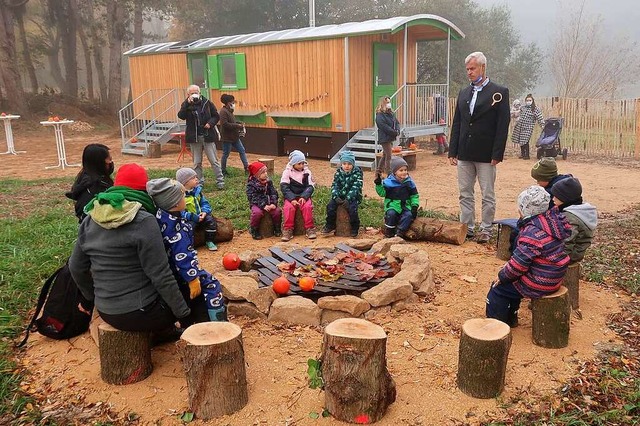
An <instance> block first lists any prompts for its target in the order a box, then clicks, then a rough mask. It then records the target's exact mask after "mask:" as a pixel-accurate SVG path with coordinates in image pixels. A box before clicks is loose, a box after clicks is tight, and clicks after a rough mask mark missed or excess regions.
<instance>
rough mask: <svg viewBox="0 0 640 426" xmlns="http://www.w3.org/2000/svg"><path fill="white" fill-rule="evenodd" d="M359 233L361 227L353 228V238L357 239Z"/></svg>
mask: <svg viewBox="0 0 640 426" xmlns="http://www.w3.org/2000/svg"><path fill="white" fill-rule="evenodd" d="M358 231H359V227H357V226H352V227H351V236H352V237H353V238H355V237H357V236H358Z"/></svg>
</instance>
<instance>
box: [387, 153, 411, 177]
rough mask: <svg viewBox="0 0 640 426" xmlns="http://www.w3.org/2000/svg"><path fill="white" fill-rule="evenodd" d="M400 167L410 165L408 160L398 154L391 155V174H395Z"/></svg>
mask: <svg viewBox="0 0 640 426" xmlns="http://www.w3.org/2000/svg"><path fill="white" fill-rule="evenodd" d="M400 167H407V168H408V167H409V166H408V165H407V162H406V161H404V158H402V157H398V156H395V155H394V156H392V157H391V174H392V175H394V174H396V172H397V171H398V169H399V168H400Z"/></svg>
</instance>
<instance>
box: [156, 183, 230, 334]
mask: <svg viewBox="0 0 640 426" xmlns="http://www.w3.org/2000/svg"><path fill="white" fill-rule="evenodd" d="M147 193H148V194H149V195H150V196H151V198H152V199H153V202H154V203H155V204H156V206H158V211H157V213H156V220H157V221H158V225H160V231H161V232H162V239H163V241H164V247H165V249H166V250H167V255H168V256H169V266H170V267H171V270H172V271H173V274H174V276H175V277H176V281H178V286H179V288H180V291H181V292H182V293H183V295H184V296H185V300H188V301H189V300H190V301H191V303H190V308H191V313H192V316H193V320H194V322H205V321H207V319H210V320H211V321H226V320H227V310H226V307H225V305H224V300H223V299H222V293H221V286H220V282H219V281H218V280H217V279H215V278H214V277H213V275H211V274H210V273H209V272H207V271H205V270H204V269H202V268H201V267H200V262H199V261H198V252H197V251H196V250H195V249H194V248H193V229H192V225H191V223H190V222H188V221H187V220H186V219H184V218H183V217H182V212H183V211H184V210H185V208H186V204H187V203H186V200H185V195H184V187H183V186H182V184H181V183H180V182H177V181H175V180H173V179H169V178H160V179H152V180H150V181H149V182H147ZM159 261H160V260H159Z"/></svg>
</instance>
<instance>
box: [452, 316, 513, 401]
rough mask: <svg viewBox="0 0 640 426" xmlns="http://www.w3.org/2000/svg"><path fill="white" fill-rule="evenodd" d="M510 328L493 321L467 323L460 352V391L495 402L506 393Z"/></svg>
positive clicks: (481, 320)
mask: <svg viewBox="0 0 640 426" xmlns="http://www.w3.org/2000/svg"><path fill="white" fill-rule="evenodd" d="M510 348H511V328H510V327H509V326H508V325H507V324H505V323H503V322H502V321H498V320H496V319H493V318H474V319H470V320H467V321H465V323H464V324H463V326H462V333H461V335H460V347H459V351H458V377H457V383H458V388H459V389H460V390H461V391H462V392H464V393H465V394H467V395H469V396H472V397H474V398H483V399H486V398H495V397H497V396H498V395H500V393H502V390H503V389H504V379H505V374H506V371H507V359H508V358H509V349H510Z"/></svg>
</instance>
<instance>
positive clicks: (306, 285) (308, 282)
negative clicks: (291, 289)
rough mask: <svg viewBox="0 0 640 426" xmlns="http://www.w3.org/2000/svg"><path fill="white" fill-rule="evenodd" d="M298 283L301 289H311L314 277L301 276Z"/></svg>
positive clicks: (314, 283) (313, 285)
mask: <svg viewBox="0 0 640 426" xmlns="http://www.w3.org/2000/svg"><path fill="white" fill-rule="evenodd" d="M298 285H299V286H300V288H301V289H302V291H311V290H313V288H314V287H315V286H316V279H315V278H311V277H301V278H300V279H298Z"/></svg>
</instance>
